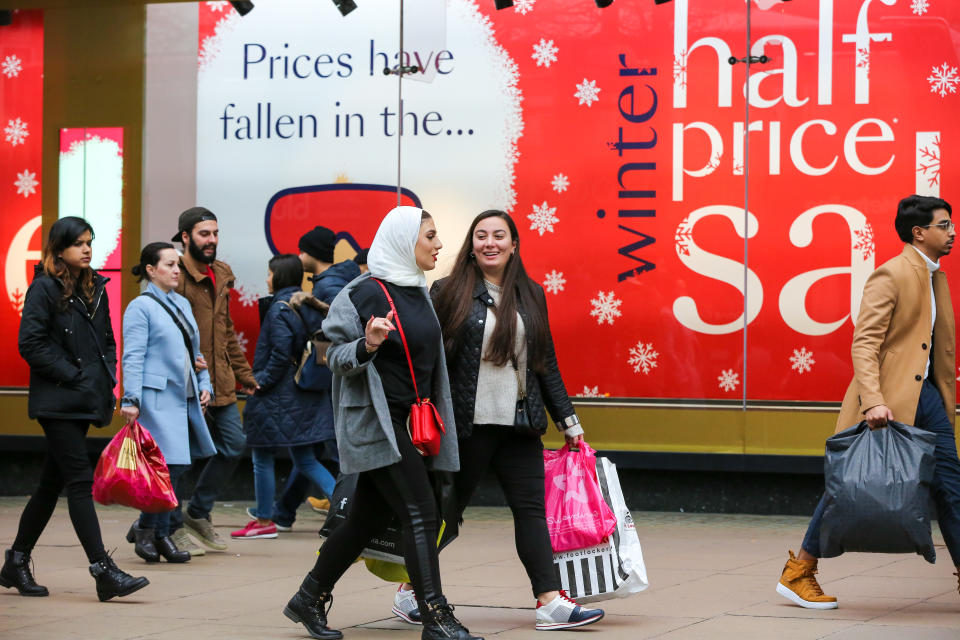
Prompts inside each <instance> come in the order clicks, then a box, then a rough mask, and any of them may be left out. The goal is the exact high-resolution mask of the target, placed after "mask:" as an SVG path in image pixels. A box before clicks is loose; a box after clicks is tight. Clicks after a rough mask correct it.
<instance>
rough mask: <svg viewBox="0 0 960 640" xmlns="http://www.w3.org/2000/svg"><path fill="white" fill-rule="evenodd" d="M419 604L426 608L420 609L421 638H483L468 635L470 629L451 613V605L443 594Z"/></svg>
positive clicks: (431, 639)
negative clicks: (421, 621)
mask: <svg viewBox="0 0 960 640" xmlns="http://www.w3.org/2000/svg"><path fill="white" fill-rule="evenodd" d="M420 606H421V607H424V608H425V609H426V611H424V610H421V611H420V614H421V617H422V618H423V631H422V632H421V634H420V638H421V640H483V638H481V637H479V636H472V635H470V630H469V629H467V628H466V627H465V626H463V625H462V624H461V623H460V621H459V620H457V618H456V617H455V616H454V615H453V607H452V606H450V605H449V604H447V599H446V598H444V597H443V596H440V597H439V598H435V599H433V600H431V601H429V602H425V603H423V604H422V605H420Z"/></svg>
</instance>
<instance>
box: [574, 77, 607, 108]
mask: <svg viewBox="0 0 960 640" xmlns="http://www.w3.org/2000/svg"><path fill="white" fill-rule="evenodd" d="M598 93H600V87H598V86H597V82H596V81H595V80H587V79H586V78H584V79H583V82H581V83H580V84H578V85H577V92H576V93H575V94H573V97H574V98H576V99H577V100H579V101H580V102H579V103H578V104H585V105H587V106H588V107H589V106H592V105H593V103H594V102H599V100H600V98H598V97H597V94H598Z"/></svg>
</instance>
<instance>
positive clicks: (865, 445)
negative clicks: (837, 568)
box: [820, 422, 937, 563]
mask: <svg viewBox="0 0 960 640" xmlns="http://www.w3.org/2000/svg"><path fill="white" fill-rule="evenodd" d="M935 439H936V435H935V434H934V433H932V432H930V431H924V430H922V429H917V428H916V427H911V426H908V425H905V424H900V423H899V422H890V423H889V424H888V426H887V427H885V428H882V429H875V430H871V429H870V427H869V426H868V425H867V423H866V422H861V423H860V424H858V425H857V426H855V427H851V428H849V429H846V430H845V431H841V432H840V433H837V434H835V435H833V436H831V437H830V438H828V439H827V446H826V458H825V460H824V474H825V476H826V477H825V480H826V494H825V497H826V500H827V502H826V505H825V507H824V511H823V520H822V522H821V524H820V557H822V558H833V557H835V556H839V555H840V554H841V553H844V552H846V551H866V552H871V553H917V554H919V555H921V556H923V557H924V558H925V559H926V560H927V561H928V562H931V563H932V562H934V561H935V560H936V557H937V554H936V551H934V548H933V538H932V537H931V536H930V484H931V483H932V481H933V470H934V465H935V459H934V455H933V451H934V442H935Z"/></svg>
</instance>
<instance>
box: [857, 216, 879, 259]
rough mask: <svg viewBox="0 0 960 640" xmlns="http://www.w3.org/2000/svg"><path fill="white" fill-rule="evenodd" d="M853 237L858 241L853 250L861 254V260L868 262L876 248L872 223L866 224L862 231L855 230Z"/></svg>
mask: <svg viewBox="0 0 960 640" xmlns="http://www.w3.org/2000/svg"><path fill="white" fill-rule="evenodd" d="M853 235H854V236H855V237H856V239H857V240H856V242H854V243H853V248H854V250H855V251H859V252H860V258H861V259H863V260H866V259H868V258H869V257H870V256H872V255H873V247H874V244H873V227H871V226H870V223H869V222H866V223H864V225H863V228H862V229H854V230H853Z"/></svg>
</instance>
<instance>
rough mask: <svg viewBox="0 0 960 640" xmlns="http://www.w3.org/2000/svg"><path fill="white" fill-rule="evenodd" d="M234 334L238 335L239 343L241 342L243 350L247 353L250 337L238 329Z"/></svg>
mask: <svg viewBox="0 0 960 640" xmlns="http://www.w3.org/2000/svg"><path fill="white" fill-rule="evenodd" d="M234 335H236V336H237V344H239V345H240V348H241V349H243V352H244V353H246V352H247V347H248V346H250V338H248V337H247V336H246V335H244V333H243V331H237V332H236V333H235V334H234Z"/></svg>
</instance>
